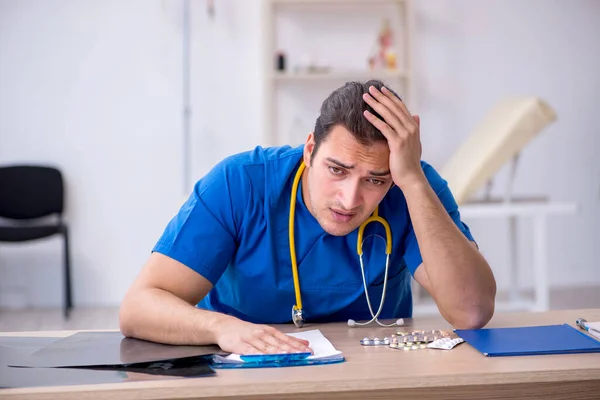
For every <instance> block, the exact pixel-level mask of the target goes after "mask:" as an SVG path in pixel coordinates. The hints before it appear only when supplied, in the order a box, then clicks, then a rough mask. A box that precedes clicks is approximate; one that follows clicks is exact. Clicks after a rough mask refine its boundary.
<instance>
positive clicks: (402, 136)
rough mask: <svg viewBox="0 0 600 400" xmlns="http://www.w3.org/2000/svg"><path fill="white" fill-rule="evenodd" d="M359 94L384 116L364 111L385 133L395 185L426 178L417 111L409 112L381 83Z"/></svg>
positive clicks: (402, 186)
mask: <svg viewBox="0 0 600 400" xmlns="http://www.w3.org/2000/svg"><path fill="white" fill-rule="evenodd" d="M363 98H364V100H365V102H367V104H369V105H370V106H371V107H372V108H373V110H375V111H376V112H377V113H378V114H379V115H380V116H381V117H382V118H383V119H384V120H383V121H382V120H381V119H380V118H378V117H376V116H375V115H374V114H373V113H371V112H369V111H367V110H365V112H364V115H365V117H366V118H367V119H368V120H369V122H370V123H371V124H373V126H375V127H376V128H377V129H379V131H380V132H381V133H382V134H383V135H384V136H385V137H386V139H387V141H388V146H389V147H390V171H391V174H392V179H393V180H394V183H395V184H396V186H398V187H400V189H403V188H404V187H405V186H406V185H411V184H413V183H420V182H423V181H424V180H426V178H425V175H424V173H423V170H422V168H421V152H422V149H421V137H420V123H421V120H420V118H419V116H418V115H414V116H413V115H411V114H410V112H409V111H408V109H407V108H406V105H405V104H404V103H403V102H402V100H400V99H399V98H398V97H397V96H396V95H394V93H392V92H391V91H390V90H388V89H386V88H385V87H383V88H382V90H381V91H379V90H378V89H377V88H375V87H374V86H371V87H370V88H369V93H365V94H364V95H363Z"/></svg>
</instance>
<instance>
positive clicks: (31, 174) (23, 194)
mask: <svg viewBox="0 0 600 400" xmlns="http://www.w3.org/2000/svg"><path fill="white" fill-rule="evenodd" d="M63 206H64V186H63V178H62V174H61V172H60V171H59V170H58V169H56V168H52V167H43V166H34V165H11V166H5V167H0V217H4V218H10V219H32V218H41V217H45V216H47V215H51V214H56V213H58V214H61V213H62V212H63Z"/></svg>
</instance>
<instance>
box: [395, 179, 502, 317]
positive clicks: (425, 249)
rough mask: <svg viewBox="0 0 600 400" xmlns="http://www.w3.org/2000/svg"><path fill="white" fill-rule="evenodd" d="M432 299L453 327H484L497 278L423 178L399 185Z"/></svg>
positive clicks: (489, 314) (489, 311) (490, 311)
mask: <svg viewBox="0 0 600 400" xmlns="http://www.w3.org/2000/svg"><path fill="white" fill-rule="evenodd" d="M402 190H403V193H404V196H405V198H406V201H407V205H408V209H409V213H410V216H411V220H412V224H413V228H414V231H415V235H416V237H417V241H418V243H419V249H420V251H421V255H422V258H423V266H422V267H423V268H424V269H425V273H426V279H427V280H428V281H429V285H430V290H431V292H432V293H431V294H432V296H433V298H434V299H435V301H436V303H437V304H438V306H439V307H440V309H441V311H442V313H443V315H444V316H445V317H446V318H447V319H448V320H449V322H450V323H452V324H453V325H454V326H455V327H479V326H482V325H485V324H486V323H487V322H488V321H489V319H490V318H491V316H492V314H493V311H494V299H495V295H496V282H495V279H494V275H493V273H492V271H491V269H490V267H489V265H488V264H487V262H486V261H485V259H484V257H483V256H482V255H481V254H480V253H479V251H477V249H475V248H474V246H473V245H472V243H471V242H470V241H469V240H468V239H467V238H466V237H465V235H464V234H463V233H462V232H461V231H460V229H458V227H457V226H456V224H455V223H454V221H452V219H451V218H450V216H449V215H448V212H447V211H446V210H445V208H444V206H443V205H442V203H441V202H440V200H439V199H438V197H437V195H436V194H435V192H434V191H433V189H432V188H431V186H430V185H429V183H428V182H427V179H426V178H425V177H424V176H423V178H422V179H417V180H415V181H414V182H413V183H412V184H411V185H408V186H407V187H405V188H403V189H402Z"/></svg>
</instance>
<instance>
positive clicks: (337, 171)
mask: <svg viewBox="0 0 600 400" xmlns="http://www.w3.org/2000/svg"><path fill="white" fill-rule="evenodd" d="M329 172H331V173H332V174H334V175H341V174H343V173H344V170H342V169H341V168H338V167H329Z"/></svg>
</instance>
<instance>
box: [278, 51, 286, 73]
mask: <svg viewBox="0 0 600 400" xmlns="http://www.w3.org/2000/svg"><path fill="white" fill-rule="evenodd" d="M276 68H277V71H281V72H283V71H285V53H284V52H283V51H278V52H277V66H276Z"/></svg>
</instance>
